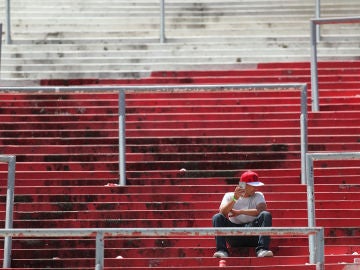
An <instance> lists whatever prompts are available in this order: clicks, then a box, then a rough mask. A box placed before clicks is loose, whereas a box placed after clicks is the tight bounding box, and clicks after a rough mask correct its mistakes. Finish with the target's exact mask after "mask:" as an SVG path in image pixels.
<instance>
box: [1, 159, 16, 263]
mask: <svg viewBox="0 0 360 270" xmlns="http://www.w3.org/2000/svg"><path fill="white" fill-rule="evenodd" d="M0 162H5V163H8V180H7V192H6V216H5V229H12V228H13V212H14V189H15V165H16V157H15V156H12V155H0ZM11 246H12V238H11V236H9V235H8V236H6V237H5V239H4V260H3V267H4V268H8V267H10V264H11V248H12V247H11Z"/></svg>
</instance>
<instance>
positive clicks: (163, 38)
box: [160, 0, 166, 43]
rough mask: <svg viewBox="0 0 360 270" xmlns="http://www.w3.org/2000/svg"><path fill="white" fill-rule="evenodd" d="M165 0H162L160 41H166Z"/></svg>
mask: <svg viewBox="0 0 360 270" xmlns="http://www.w3.org/2000/svg"><path fill="white" fill-rule="evenodd" d="M165 39H166V38H165V0H160V43H165Z"/></svg>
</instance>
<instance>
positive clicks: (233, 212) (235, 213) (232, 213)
mask: <svg viewBox="0 0 360 270" xmlns="http://www.w3.org/2000/svg"><path fill="white" fill-rule="evenodd" d="M265 210H266V203H259V204H258V205H256V209H255V208H254V209H243V210H234V209H231V210H230V211H229V213H230V216H232V217H235V216H238V215H248V216H253V217H257V216H258V215H259V214H260V213H261V212H262V211H265Z"/></svg>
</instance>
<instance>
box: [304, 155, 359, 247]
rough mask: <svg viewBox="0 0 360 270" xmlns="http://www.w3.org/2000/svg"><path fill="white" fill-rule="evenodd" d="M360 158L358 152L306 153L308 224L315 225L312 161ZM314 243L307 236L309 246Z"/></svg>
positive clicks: (310, 237)
mask: <svg viewBox="0 0 360 270" xmlns="http://www.w3.org/2000/svg"><path fill="white" fill-rule="evenodd" d="M344 159H360V152H325V153H321V152H317V153H315V152H314V153H307V154H306V187H307V209H308V226H309V227H315V226H316V217H315V196H314V161H315V160H344ZM314 243H315V240H314V238H313V236H309V246H311V245H312V244H314Z"/></svg>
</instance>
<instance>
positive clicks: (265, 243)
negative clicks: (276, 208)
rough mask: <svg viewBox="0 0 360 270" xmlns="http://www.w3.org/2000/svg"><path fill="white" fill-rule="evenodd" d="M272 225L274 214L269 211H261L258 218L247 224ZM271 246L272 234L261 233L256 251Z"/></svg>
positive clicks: (249, 225)
mask: <svg viewBox="0 0 360 270" xmlns="http://www.w3.org/2000/svg"><path fill="white" fill-rule="evenodd" d="M271 226H272V216H271V213H269V212H267V211H263V212H261V213H260V214H259V215H258V216H257V218H256V220H254V221H253V222H251V223H249V224H247V226H246V227H271ZM269 246H270V236H267V235H260V236H259V238H258V244H257V247H256V252H259V251H260V250H269Z"/></svg>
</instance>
